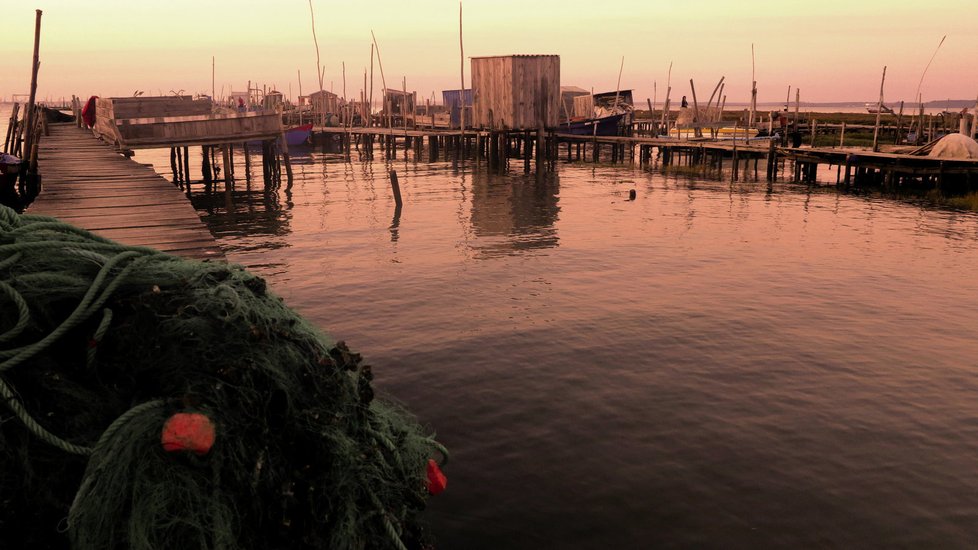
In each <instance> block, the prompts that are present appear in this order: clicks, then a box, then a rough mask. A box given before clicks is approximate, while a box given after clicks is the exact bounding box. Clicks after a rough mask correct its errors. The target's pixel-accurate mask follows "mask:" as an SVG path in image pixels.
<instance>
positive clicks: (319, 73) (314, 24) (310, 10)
mask: <svg viewBox="0 0 978 550" xmlns="http://www.w3.org/2000/svg"><path fill="white" fill-rule="evenodd" d="M309 18H310V19H311V20H312V41H313V43H314V44H315V45H316V75H317V76H319V91H320V92H322V91H323V73H322V71H321V70H320V69H321V68H322V64H321V63H320V62H319V40H318V39H316V13H315V12H314V11H313V9H312V0H309ZM319 95H320V96H322V93H320V94H319ZM323 99H324V100H325V98H323ZM320 122H322V121H320Z"/></svg>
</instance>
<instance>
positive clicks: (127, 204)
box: [28, 123, 225, 261]
mask: <svg viewBox="0 0 978 550" xmlns="http://www.w3.org/2000/svg"><path fill="white" fill-rule="evenodd" d="M48 132H49V134H48V135H45V136H43V137H42V138H41V139H40V143H39V147H38V162H37V163H38V166H39V167H40V170H39V172H40V174H41V176H42V192H41V193H40V195H38V197H37V198H36V199H35V200H34V202H33V203H32V204H31V205H30V206H29V208H28V212H29V213H31V214H41V215H44V216H53V217H56V218H59V219H61V220H63V221H66V222H69V223H72V224H74V225H77V226H79V227H82V228H84V229H87V230H89V231H92V232H94V233H97V234H99V235H101V236H103V237H106V238H108V239H112V240H115V241H117V242H120V243H123V244H127V245H136V246H149V247H152V248H155V249H157V250H161V251H163V252H167V253H170V254H174V255H177V256H183V257H185V258H193V259H213V260H221V261H223V260H225V257H224V253H223V252H222V251H221V249H220V247H218V246H217V243H216V242H215V241H214V237H213V236H212V235H211V233H210V231H208V229H207V227H206V226H205V225H204V223H203V222H202V221H201V220H200V217H198V216H197V212H196V211H195V210H194V208H193V206H191V205H190V201H189V200H188V199H187V197H186V196H185V195H184V194H183V193H182V192H181V191H180V189H179V188H177V187H175V186H174V185H173V184H172V183H170V182H169V181H167V180H166V179H165V178H163V177H162V176H160V175H159V174H157V173H156V172H155V171H154V170H153V168H152V167H151V166H148V165H145V164H140V163H138V162H136V161H134V160H132V159H129V158H127V157H125V156H123V155H122V154H120V153H119V152H118V151H117V150H116V149H115V147H113V146H112V145H109V144H106V143H104V142H102V141H99V140H98V139H96V138H95V137H94V136H93V135H92V132H91V131H89V130H87V129H82V128H78V127H77V126H76V125H75V124H74V123H63V124H48Z"/></svg>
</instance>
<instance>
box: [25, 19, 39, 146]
mask: <svg viewBox="0 0 978 550" xmlns="http://www.w3.org/2000/svg"><path fill="white" fill-rule="evenodd" d="M35 11H36V12H37V14H36V16H35V19H34V60H33V62H32V64H31V95H30V98H29V99H28V100H27V112H26V113H25V118H24V122H25V129H26V130H27V138H26V139H25V140H24V149H23V156H24V157H26V158H27V159H28V160H29V159H30V158H31V147H32V146H33V141H34V136H33V129H34V128H33V124H34V100H35V99H36V97H37V70H38V68H40V66H41V61H40V60H39V53H40V48H41V10H35Z"/></svg>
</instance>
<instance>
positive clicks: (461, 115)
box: [431, 0, 465, 140]
mask: <svg viewBox="0 0 978 550" xmlns="http://www.w3.org/2000/svg"><path fill="white" fill-rule="evenodd" d="M458 53H459V57H460V60H459V69H460V74H461V80H462V96H461V98H459V103H460V105H459V109H460V111H459V124H460V126H461V130H462V139H463V140H464V139H465V49H464V48H463V46H462V0H459V2H458ZM431 120H432V124H431V125H432V127H434V120H435V119H434V115H432V119H431Z"/></svg>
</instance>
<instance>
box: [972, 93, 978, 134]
mask: <svg viewBox="0 0 978 550" xmlns="http://www.w3.org/2000/svg"><path fill="white" fill-rule="evenodd" d="M976 135H978V97H976V98H975V110H974V113H973V114H972V115H971V139H975V136H976Z"/></svg>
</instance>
